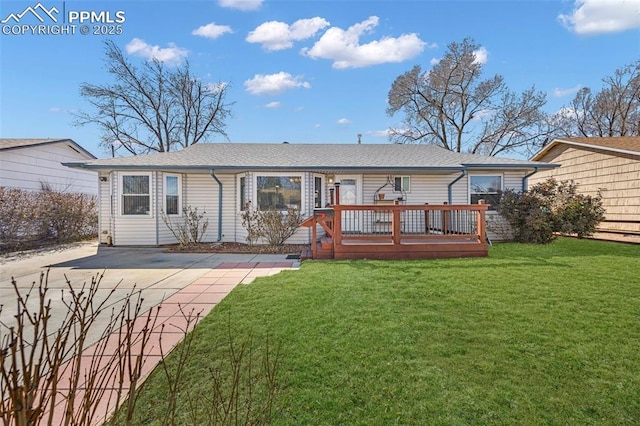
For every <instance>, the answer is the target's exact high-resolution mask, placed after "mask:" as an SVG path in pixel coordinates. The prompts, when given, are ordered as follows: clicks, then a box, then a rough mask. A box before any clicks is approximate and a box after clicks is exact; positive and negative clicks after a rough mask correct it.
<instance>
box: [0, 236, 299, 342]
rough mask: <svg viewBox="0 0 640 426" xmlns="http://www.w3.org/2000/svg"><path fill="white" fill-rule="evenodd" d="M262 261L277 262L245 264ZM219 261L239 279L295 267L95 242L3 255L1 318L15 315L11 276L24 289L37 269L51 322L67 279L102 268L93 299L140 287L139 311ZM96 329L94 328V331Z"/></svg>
mask: <svg viewBox="0 0 640 426" xmlns="http://www.w3.org/2000/svg"><path fill="white" fill-rule="evenodd" d="M267 262H271V266H273V265H279V266H278V267H271V268H262V269H260V270H259V271H258V272H259V273H256V272H255V271H254V268H247V267H246V265H253V266H255V265H257V264H258V263H262V264H263V265H266V264H267ZM221 265H226V266H230V269H234V268H233V266H234V265H245V267H244V269H243V268H239V269H240V270H242V271H243V272H240V273H238V271H236V273H235V274H233V273H231V272H230V271H227V274H231V275H236V276H237V277H238V278H239V281H238V283H240V282H244V283H247V282H249V281H251V280H252V279H253V278H254V277H256V276H260V275H267V274H271V273H275V272H278V271H279V270H280V269H282V268H286V267H287V265H288V268H291V267H297V266H298V265H299V263H298V262H297V261H295V260H294V261H292V260H287V259H286V256H285V255H255V254H212V253H165V252H164V249H162V248H124V247H104V246H99V245H98V244H97V242H89V243H78V244H71V245H67V246H63V247H59V248H55V249H49V250H42V251H39V252H30V253H27V254H22V255H9V256H3V257H2V258H0V304H1V305H3V307H2V312H1V313H0V321H2V322H4V323H5V324H11V323H12V321H13V316H14V315H15V313H16V302H15V301H16V294H15V291H14V289H13V286H12V285H11V280H12V278H14V279H15V280H16V282H17V284H18V287H19V288H20V291H21V292H23V293H26V292H28V291H29V288H30V287H31V285H32V283H33V282H34V281H35V282H37V281H38V280H39V276H40V273H41V272H42V271H47V269H49V281H48V283H49V288H50V289H51V290H50V291H49V297H50V298H51V300H52V306H53V309H52V312H53V318H52V321H54V323H55V321H61V320H62V317H63V316H64V314H66V311H67V310H66V308H65V307H64V306H61V303H62V302H61V300H62V296H61V295H62V292H61V291H59V289H67V288H68V287H67V284H66V279H67V278H68V279H69V280H70V282H71V283H72V285H73V287H74V288H80V287H81V286H82V284H83V283H85V282H86V283H89V282H90V281H91V278H92V277H94V276H96V275H97V274H100V273H102V272H104V277H103V278H102V281H101V283H100V287H99V290H98V300H96V302H98V301H100V300H102V298H104V297H106V296H107V295H108V294H109V293H111V292H112V289H114V288H116V290H115V292H114V294H112V295H111V296H110V298H109V301H110V304H111V305H113V306H114V307H117V304H118V302H119V301H121V299H122V298H123V297H124V296H125V295H127V294H128V293H130V292H132V291H133V290H140V291H141V292H142V297H143V298H144V302H143V306H144V309H143V311H146V310H148V309H149V308H151V307H153V306H156V305H158V304H159V303H161V302H162V301H163V300H166V299H168V298H169V297H170V296H172V295H174V294H176V293H177V292H179V291H180V290H181V289H184V288H185V287H187V286H189V285H190V284H192V283H194V282H197V280H198V279H199V278H201V277H203V276H205V275H206V274H207V273H209V272H210V271H211V270H212V269H215V268H218V267H220V266H221ZM256 271H257V269H256ZM219 288H221V287H219ZM225 289H226V290H227V293H228V291H230V290H231V289H232V287H229V286H227V287H225ZM30 306H36V300H35V297H34V298H31V301H30ZM106 320H107V318H106V317H105V321H106ZM101 328H102V327H100V326H97V327H96V329H97V330H100V329H101ZM89 340H90V341H91V339H89ZM92 341H95V339H93V340H92Z"/></svg>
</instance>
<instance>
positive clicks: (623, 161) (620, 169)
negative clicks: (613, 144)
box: [529, 145, 640, 232]
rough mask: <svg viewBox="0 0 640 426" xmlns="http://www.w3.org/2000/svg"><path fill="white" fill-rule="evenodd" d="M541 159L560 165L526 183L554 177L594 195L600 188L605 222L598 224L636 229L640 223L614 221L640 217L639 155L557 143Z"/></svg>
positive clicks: (614, 227)
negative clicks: (567, 181) (617, 153)
mask: <svg viewBox="0 0 640 426" xmlns="http://www.w3.org/2000/svg"><path fill="white" fill-rule="evenodd" d="M543 161H548V162H553V163H557V164H560V165H561V166H560V167H559V168H557V169H554V170H548V171H544V172H540V173H538V174H536V175H534V176H532V177H531V178H530V179H529V185H534V184H536V183H539V182H542V181H544V180H546V179H547V178H550V177H554V178H556V179H557V180H573V181H575V182H576V183H577V184H578V190H579V191H580V192H582V193H584V194H587V195H596V194H597V192H598V190H600V191H601V194H602V202H603V206H604V208H605V209H606V214H605V216H606V218H605V222H603V223H601V224H600V228H601V229H604V230H615V231H620V232H640V223H625V222H616V221H640V156H632V155H624V154H620V155H614V154H612V153H610V152H607V151H601V150H596V149H587V148H576V147H571V146H567V145H558V146H556V147H554V148H552V149H551V150H550V151H549V152H548V153H547V155H546V156H545V158H543Z"/></svg>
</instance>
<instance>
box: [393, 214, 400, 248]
mask: <svg viewBox="0 0 640 426" xmlns="http://www.w3.org/2000/svg"><path fill="white" fill-rule="evenodd" d="M391 229H392V230H391V237H392V238H393V244H395V245H399V244H400V237H401V235H400V232H401V230H402V226H401V222H400V209H399V208H395V209H393V217H392V219H391Z"/></svg>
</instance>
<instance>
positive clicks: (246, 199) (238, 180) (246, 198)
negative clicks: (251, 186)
mask: <svg viewBox="0 0 640 426" xmlns="http://www.w3.org/2000/svg"><path fill="white" fill-rule="evenodd" d="M242 179H244V196H243V194H242ZM248 182H249V177H248V176H247V175H246V174H240V175H238V176H237V177H236V183H237V185H238V211H241V212H243V211H244V207H245V206H244V205H246V204H247V203H248V202H250V201H251V197H249V196H248V195H249V194H247V186H248ZM243 198H244V203H243V202H242V201H243V200H242V199H243ZM243 204H244V205H243ZM251 204H253V203H251Z"/></svg>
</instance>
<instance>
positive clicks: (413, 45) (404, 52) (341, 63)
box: [302, 16, 426, 69]
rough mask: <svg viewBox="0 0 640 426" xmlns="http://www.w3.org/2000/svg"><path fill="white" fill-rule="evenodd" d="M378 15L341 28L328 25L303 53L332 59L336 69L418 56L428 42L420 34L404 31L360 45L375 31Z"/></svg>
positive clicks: (398, 60)
mask: <svg viewBox="0 0 640 426" xmlns="http://www.w3.org/2000/svg"><path fill="white" fill-rule="evenodd" d="M378 21H379V18H378V17H377V16H371V17H369V19H367V20H365V21H362V22H359V23H357V24H354V25H352V26H350V27H349V28H348V29H347V30H343V29H342V28H338V27H332V28H329V29H328V30H327V31H326V32H325V33H324V34H323V35H322V37H321V38H320V40H318V41H317V42H316V43H315V44H314V45H313V47H312V48H310V49H309V48H305V49H303V50H302V53H303V54H304V55H306V56H308V57H310V58H313V59H317V58H323V59H331V60H333V68H339V69H340V68H360V67H366V66H370V65H376V64H384V63H389V62H403V61H406V60H407V59H411V58H414V57H416V56H418V55H419V54H420V53H422V51H423V50H424V47H425V45H426V43H425V42H424V41H422V40H420V38H419V37H418V35H417V34H415V33H411V34H403V35H401V36H399V37H397V38H396V37H382V38H381V39H379V40H374V41H371V42H369V43H366V44H360V37H361V36H362V35H364V34H368V33H371V32H373V29H374V28H375V27H377V26H378Z"/></svg>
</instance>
